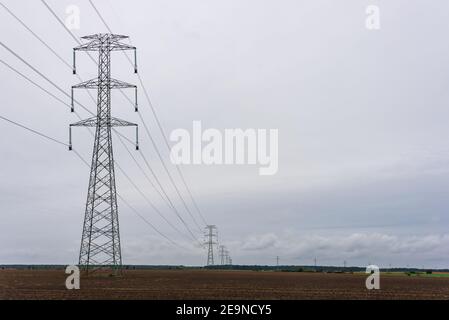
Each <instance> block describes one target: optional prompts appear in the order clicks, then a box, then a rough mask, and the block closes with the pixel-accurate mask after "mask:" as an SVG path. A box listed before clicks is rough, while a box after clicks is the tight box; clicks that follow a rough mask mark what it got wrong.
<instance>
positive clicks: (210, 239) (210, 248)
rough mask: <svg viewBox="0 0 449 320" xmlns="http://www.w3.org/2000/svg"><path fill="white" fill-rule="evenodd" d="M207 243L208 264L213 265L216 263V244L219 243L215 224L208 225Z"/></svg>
mask: <svg viewBox="0 0 449 320" xmlns="http://www.w3.org/2000/svg"><path fill="white" fill-rule="evenodd" d="M206 231H207V232H206V237H207V241H206V245H207V265H208V266H213V265H214V264H215V263H214V245H216V244H218V242H217V239H218V234H217V227H216V226H213V225H209V226H206Z"/></svg>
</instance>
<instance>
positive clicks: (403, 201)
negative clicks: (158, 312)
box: [0, 0, 449, 268]
mask: <svg viewBox="0 0 449 320" xmlns="http://www.w3.org/2000/svg"><path fill="white" fill-rule="evenodd" d="M1 2H2V3H4V4H6V5H7V6H8V7H9V8H10V9H11V10H12V11H13V12H14V13H15V14H16V15H17V16H19V17H20V18H21V19H23V20H24V21H25V22H26V23H27V24H28V25H29V26H30V27H31V28H32V29H33V30H34V32H36V34H38V35H39V36H41V37H42V38H43V39H44V40H45V41H47V42H48V44H49V45H51V46H52V47H53V48H54V50H55V51H56V52H57V53H58V54H60V55H61V56H62V57H64V59H66V60H67V61H68V62H71V54H72V48H73V47H74V46H75V45H76V43H75V41H74V40H73V39H71V38H70V36H69V35H68V34H67V33H66V32H65V30H64V29H63V28H62V27H61V26H60V25H59V24H58V23H57V21H56V20H55V19H54V17H52V16H51V14H50V13H49V12H48V11H47V9H46V8H45V7H44V6H43V4H42V3H41V2H40V1H38V0H22V1H12V0H2V1H1ZM48 3H49V5H50V6H52V7H53V9H54V10H55V12H56V13H57V14H58V15H59V16H60V17H61V18H63V19H65V16H66V14H65V10H66V8H67V6H69V5H71V4H76V5H78V6H79V8H80V10H81V28H80V30H74V33H75V34H76V35H77V36H83V35H89V34H94V33H99V32H106V31H107V30H106V29H105V27H104V26H103V24H102V23H101V21H100V20H99V18H98V17H97V16H96V14H95V12H94V11H93V9H92V7H91V6H90V5H89V2H88V1H87V0H58V1H55V0H48ZM95 4H96V5H97V7H98V8H99V10H100V11H101V13H102V14H103V15H104V18H105V19H106V21H107V22H108V24H109V25H110V27H111V28H112V29H113V31H114V32H116V33H119V34H126V35H129V36H130V37H131V39H132V43H133V44H134V45H135V46H137V47H138V56H139V72H140V74H141V76H142V78H143V80H144V82H145V86H146V88H147V89H148V90H149V94H150V96H151V99H152V101H153V103H154V106H155V108H156V111H157V112H158V115H159V118H160V120H161V122H162V125H163V126H164V128H165V130H166V132H167V134H169V133H170V132H171V131H172V130H174V129H178V128H185V129H187V130H189V131H191V130H192V122H193V121H195V120H201V121H202V123H203V126H204V127H205V128H217V129H219V130H224V129H226V128H242V129H246V128H256V129H257V128H260V129H279V139H280V145H279V172H278V174H277V175H275V176H259V175H258V167H256V166H211V167H208V166H189V165H185V166H182V171H183V172H184V174H185V177H186V180H187V181H188V183H189V185H190V187H191V189H192V192H193V194H194V196H195V199H196V200H197V203H198V205H199V206H200V208H201V210H202V212H203V214H204V216H205V218H206V220H207V222H208V223H210V224H216V225H217V226H218V228H219V239H220V241H221V243H223V244H224V245H226V246H227V247H228V248H229V249H230V251H231V255H232V257H233V260H234V263H235V264H274V263H275V259H276V256H280V258H281V263H283V264H309V265H310V264H313V259H314V257H316V258H317V262H318V264H325V265H342V264H343V261H344V260H346V261H347V264H348V265H361V266H364V265H368V264H369V263H372V264H377V265H380V266H388V265H389V264H391V265H393V266H406V265H410V266H417V267H422V266H424V267H427V268H430V267H446V268H447V267H449V217H448V210H449V198H448V196H447V194H448V193H449V142H448V141H449V126H448V125H447V123H448V121H449V120H448V119H449V88H448V84H449V77H448V75H449V43H448V41H447V40H446V39H447V34H448V33H449V22H448V20H447V12H448V10H449V3H448V2H447V1H446V0H434V1H425V0H419V1H418V0H389V1H375V0H341V1H335V0H307V1H306V0H282V1H274V0H226V1H224V0H208V1H206V0H190V1H181V0H171V1H166V0H165V1H164V0H157V1H156V0H151V1H143V0H128V1H118V0H96V1H95ZM368 5H378V6H379V8H380V19H381V20H380V21H381V29H380V30H375V31H373V30H371V31H370V30H368V29H367V28H366V27H365V20H366V17H367V15H366V8H367V6H368ZM0 26H1V30H2V32H1V41H2V42H3V43H5V44H6V45H8V46H10V47H11V48H12V49H13V50H15V51H16V52H17V53H18V54H20V55H21V56H22V57H23V58H24V59H26V60H27V61H29V62H30V63H31V64H33V65H34V66H35V67H36V68H38V69H39V70H41V71H42V72H43V73H44V74H45V75H46V76H48V77H49V78H50V79H52V80H53V81H55V82H56V83H57V84H58V85H59V86H61V87H62V88H64V89H66V90H67V92H69V90H70V87H71V86H72V85H73V84H76V83H77V82H79V80H78V79H77V78H76V77H74V76H73V75H72V74H71V70H70V69H69V68H68V67H67V66H65V65H64V64H63V63H61V62H60V61H59V60H58V59H57V58H55V57H54V56H53V55H52V53H51V52H50V51H49V50H48V49H47V48H45V47H44V46H43V45H41V44H40V43H39V42H38V41H37V40H36V39H35V38H33V36H32V35H31V34H30V33H29V32H28V31H27V30H26V29H25V28H23V27H22V26H21V25H20V24H19V23H17V21H15V20H14V18H12V17H11V16H10V15H9V14H8V13H7V12H6V11H5V10H4V9H3V8H2V7H0ZM0 58H1V59H2V60H4V61H6V62H7V63H10V64H11V65H12V66H14V67H15V68H17V69H18V70H20V71H21V72H23V73H25V74H26V75H27V76H29V77H30V78H32V79H33V80H35V81H36V82H38V83H39V84H40V85H42V86H43V87H45V88H47V89H48V90H50V91H51V92H52V93H54V94H55V95H57V96H58V97H60V98H61V99H63V100H64V101H67V102H69V99H67V97H65V96H64V95H62V94H61V93H60V92H58V91H57V90H56V89H55V88H54V87H52V86H51V85H49V84H48V83H46V82H45V81H44V80H43V79H42V78H40V77H39V76H37V75H36V74H34V73H33V72H32V71H31V70H30V69H28V68H27V67H26V66H25V65H24V64H23V63H21V62H20V61H19V60H17V59H16V58H15V57H14V56H12V55H11V54H10V53H9V52H7V51H6V50H4V49H3V48H1V47H0ZM78 70H79V73H80V75H81V76H82V77H83V78H84V79H90V78H93V77H95V76H96V67H95V65H94V64H93V63H92V62H91V61H90V60H89V59H88V58H86V57H83V56H82V55H81V54H80V58H79V59H78ZM112 72H113V77H114V78H118V79H122V80H124V81H128V82H131V83H136V84H138V79H137V77H136V76H135V75H134V74H133V70H132V68H131V66H130V65H129V64H128V62H127V61H126V59H125V58H124V57H123V55H121V54H114V55H113V66H112ZM0 78H1V84H2V88H1V92H2V94H1V95H0V110H1V113H0V114H1V115H3V116H5V117H8V118H10V119H13V120H17V121H19V122H21V123H23V124H25V125H28V126H30V127H32V128H34V129H36V130H39V131H41V132H44V133H46V134H48V135H50V136H52V137H55V138H57V139H60V140H62V141H64V142H66V141H67V135H68V125H69V123H73V122H76V121H77V118H76V117H75V116H74V115H73V114H71V113H70V112H69V110H68V108H67V107H66V106H64V105H63V104H61V103H60V102H58V101H56V100H54V99H52V98H51V97H49V96H48V95H46V94H44V93H43V92H42V91H40V90H39V89H37V88H36V87H33V86H32V85H30V84H29V83H27V82H26V80H24V79H22V78H20V77H18V76H17V75H16V74H15V73H13V72H12V71H11V70H9V69H7V68H6V67H5V66H4V65H1V64H0ZM77 97H79V100H81V101H82V102H83V103H85V104H86V105H88V106H89V107H90V108H91V110H95V106H94V105H93V104H92V102H91V101H90V100H89V98H88V96H87V95H86V94H85V93H83V92H79V93H78V96H77ZM112 98H113V103H112V108H113V114H114V115H115V116H117V117H120V118H123V119H126V120H129V121H131V122H138V123H139V119H138V116H137V115H136V114H135V113H134V112H133V108H132V106H131V105H130V104H129V103H128V102H127V101H126V100H125V99H124V98H123V97H122V96H121V95H120V94H118V93H114V94H113V97H112ZM139 100H140V103H141V106H140V108H141V112H142V115H143V117H144V118H145V120H146V122H147V123H148V125H149V128H150V131H151V133H152V134H153V135H154V138H155V140H156V142H157V144H158V147H159V149H160V150H161V152H162V154H163V157H164V159H165V160H167V161H168V152H167V149H166V148H165V147H164V144H163V140H162V137H161V135H160V132H159V131H158V129H157V126H156V122H155V121H154V117H153V115H152V113H151V111H150V109H149V107H148V104H147V103H146V101H145V99H144V95H143V93H142V91H140V96H139ZM79 111H80V115H81V116H82V117H86V118H87V117H89V115H88V113H86V112H84V111H83V110H79ZM120 130H121V132H122V133H123V134H125V135H127V136H128V137H129V138H130V139H133V131H132V130H131V129H120ZM0 133H1V135H0V136H1V138H0V150H1V157H0V214H1V223H0V243H1V245H0V264H1V263H3V264H12V263H60V264H73V263H76V262H77V258H78V251H79V244H80V238H81V231H82V221H83V218H84V206H85V200H86V193H87V185H88V175H89V171H88V168H87V167H86V166H85V165H84V164H83V163H82V162H81V161H79V159H77V157H76V156H75V155H74V154H73V153H70V152H68V151H67V149H66V148H65V147H64V146H61V145H58V144H54V143H51V142H48V141H46V140H43V139H42V138H40V137H37V136H35V135H32V134H30V133H28V132H26V131H24V130H22V129H19V128H17V127H14V126H12V125H11V124H8V123H6V122H0ZM92 143H93V142H92V138H91V136H90V135H89V134H88V133H86V132H85V131H83V130H82V129H78V130H75V131H74V147H75V148H76V149H77V150H78V151H79V152H80V153H81V154H82V156H83V157H84V158H86V159H88V160H89V158H90V157H91V152H92ZM141 149H142V152H143V153H144V154H145V156H146V157H147V158H148V159H149V161H150V163H151V165H152V166H153V167H154V170H155V172H156V173H157V174H158V176H159V177H160V179H161V182H162V183H163V184H164V186H165V187H166V189H167V192H168V193H169V195H170V197H171V198H173V200H174V201H176V205H177V206H178V207H179V210H180V212H181V214H182V215H183V217H185V219H186V220H187V221H188V222H189V224H191V225H192V228H193V224H192V223H191V220H190V219H189V216H188V214H187V213H186V212H185V211H182V206H181V204H180V201H179V198H177V196H176V193H175V190H174V189H173V187H172V186H171V185H170V182H169V179H168V177H167V175H166V174H165V173H164V170H163V167H162V166H161V163H160V162H159V160H158V158H157V156H156V153H155V151H154V149H153V147H152V145H151V143H150V141H149V139H148V137H147V136H146V135H145V134H144V131H143V130H142V134H141ZM135 156H136V158H137V159H138V160H139V162H140V163H141V165H142V166H144V164H143V162H142V161H141V160H142V159H141V157H140V156H139V155H138V153H136V154H135ZM115 160H116V161H117V162H118V164H119V165H120V166H121V167H122V168H124V169H125V170H126V172H127V173H128V174H129V176H130V177H131V178H132V179H133V180H134V181H135V183H136V184H137V185H138V186H139V188H141V189H142V190H143V191H144V192H145V194H146V195H147V197H148V198H149V199H150V200H151V201H153V202H154V203H155V205H156V206H157V207H158V208H159V209H160V210H161V212H162V213H163V214H165V215H166V217H167V219H169V220H170V221H171V222H172V223H173V224H176V225H177V226H178V227H179V228H180V229H182V225H181V224H180V223H179V221H178V220H177V219H176V216H175V215H174V214H173V212H170V211H169V210H168V209H167V207H166V206H165V204H164V202H162V200H161V199H160V197H158V195H157V194H156V193H155V192H154V190H153V189H152V188H151V186H150V185H149V183H148V181H147V180H146V178H145V177H144V176H143V174H142V173H141V171H140V170H139V169H138V167H137V166H136V165H135V163H134V162H133V160H132V159H131V157H130V156H129V154H128V153H127V151H126V150H125V149H124V148H123V147H122V146H121V145H120V143H119V142H118V141H117V139H115ZM89 161H90V160H89ZM169 168H170V170H171V172H172V174H173V176H174V177H175V179H176V182H177V184H178V186H179V187H180V189H181V191H182V193H183V195H184V196H185V198H186V199H187V200H188V199H189V198H188V195H187V193H186V191H185V188H183V185H182V183H181V180H180V178H179V176H178V175H177V173H176V170H175V168H174V167H173V166H172V165H169ZM117 187H118V192H119V193H120V194H121V195H122V196H123V197H124V198H125V199H126V200H127V201H128V202H129V203H130V204H131V205H132V206H133V207H135V208H136V210H137V211H138V212H139V213H140V214H141V215H142V216H144V217H145V218H146V219H148V221H151V222H152V223H153V224H154V225H155V226H157V227H158V228H159V229H160V230H161V231H162V232H163V233H164V234H167V235H168V236H169V237H170V238H172V239H174V240H175V241H177V242H179V243H181V244H182V246H184V247H185V249H179V248H177V247H173V246H171V245H170V244H169V243H167V242H166V241H165V240H164V239H163V238H161V237H160V236H159V235H158V234H156V233H155V232H154V231H153V230H151V229H150V228H149V226H148V225H147V224H145V223H143V222H142V220H141V219H140V218H139V217H138V216H137V215H136V214H135V213H134V212H133V211H131V210H130V209H129V208H127V207H126V206H125V205H124V204H123V203H122V202H121V201H120V200H119V209H120V227H121V239H122V247H123V260H124V263H126V264H185V265H203V264H204V263H205V262H206V252H205V251H204V249H201V248H195V247H194V244H193V243H192V242H189V241H188V240H186V239H185V238H184V237H182V236H180V235H179V234H177V233H176V232H174V231H173V230H172V229H171V228H170V226H169V225H168V224H166V223H165V222H164V220H163V219H161V218H160V217H159V216H158V215H157V214H156V213H155V212H154V210H152V209H151V208H150V207H149V206H148V203H147V202H146V200H145V199H144V198H143V197H142V196H141V195H140V194H139V193H138V192H136V190H135V189H134V187H133V186H132V185H131V184H130V183H129V182H128V181H127V180H126V178H125V177H124V176H123V175H122V174H121V173H120V172H117ZM189 205H190V206H191V204H190V202H189ZM191 208H192V210H193V206H191Z"/></svg>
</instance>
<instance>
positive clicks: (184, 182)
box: [89, 0, 207, 229]
mask: <svg viewBox="0 0 449 320" xmlns="http://www.w3.org/2000/svg"><path fill="white" fill-rule="evenodd" d="M89 3H90V4H91V6H92V7H93V9H94V10H95V12H96V13H97V15H98V16H99V18H100V20H101V21H102V22H103V24H104V25H105V26H106V28H107V29H108V31H109V32H110V33H113V32H112V29H111V28H110V27H109V25H108V24H107V23H106V20H105V19H104V18H103V16H102V15H101V13H100V11H99V10H98V8H97V7H96V6H95V5H94V3H93V2H92V0H89ZM130 41H131V40H130ZM124 54H125V56H126V58H127V60H128V62H130V63H131V64H132V62H131V60H130V58H129V57H128V55H127V54H126V53H124ZM137 77H138V79H139V82H140V84H141V87H142V89H143V91H144V95H145V97H146V100H147V102H148V105H149V107H150V109H151V111H152V113H153V116H154V118H155V120H156V123H157V126H158V127H159V130H160V131H161V133H162V136H163V138H164V141H165V144H166V146H167V148H168V150H169V151H170V144H169V142H168V139H167V136H166V135H165V131H164V129H163V128H162V124H161V122H160V120H159V117H158V116H157V113H156V110H155V108H154V106H153V104H152V102H151V99H150V96H149V94H148V91H147V89H146V87H145V84H144V82H143V80H142V77H141V76H140V74H137ZM140 117H141V116H140ZM141 120H142V123H143V122H144V120H143V118H142V117H141ZM144 126H145V125H144ZM147 133H148V134H149V131H148V132H147ZM151 140H152V138H151ZM154 145H155V144H154ZM155 148H156V145H155ZM156 149H157V148H156ZM157 152H158V154H160V152H159V151H157ZM161 161H163V160H162V159H161ZM175 166H176V169H177V171H178V174H179V175H180V177H181V180H182V181H183V184H184V186H185V187H186V189H187V191H188V194H189V196H190V198H191V200H192V203H193V204H194V207H195V208H196V210H197V211H198V214H199V215H200V217H201V219H202V221H203V223H204V224H205V225H207V222H206V220H205V218H204V216H203V214H202V213H201V210H200V209H199V207H198V205H197V203H196V201H195V199H194V198H193V195H192V192H191V190H190V188H189V187H188V185H187V182H186V180H185V178H184V175H183V174H182V172H181V169H180V168H179V165H178V164H176V165H175ZM164 168H165V169H166V171H167V174H168V175H169V177H170V180H171V181H172V183H173V185H174V187H175V189H176V192H177V193H178V194H179V195H180V192H179V190H178V188H177V187H176V185H175V184H174V181H173V178H172V177H171V174H170V173H169V172H168V169H167V168H166V167H165V164H164ZM180 197H181V199H182V202H183V203H184V206H186V207H187V205H186V204H185V201H184V199H183V198H182V196H181V195H180ZM186 210H187V211H188V212H189V214H190V215H191V216H192V214H191V212H190V210H189V209H187V208H186ZM192 218H193V217H192ZM193 220H194V221H195V224H197V222H196V219H195V218H193ZM197 225H198V224H197ZM198 228H199V226H198ZM199 229H200V228H199Z"/></svg>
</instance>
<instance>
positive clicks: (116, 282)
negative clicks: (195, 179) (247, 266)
mask: <svg viewBox="0 0 449 320" xmlns="http://www.w3.org/2000/svg"><path fill="white" fill-rule="evenodd" d="M66 276H67V275H66V274H65V273H64V270H39V271H36V270H20V271H19V270H0V299H170V300H177V299H181V300H197V299H223V300H226V299H243V300H245V299H269V300H271V299H449V278H426V277H407V276H402V275H385V276H382V275H381V290H373V291H368V290H367V289H366V288H365V279H366V276H365V275H363V274H331V273H327V274H326V273H316V274H315V273H293V272H291V273H288V272H286V273H282V272H252V271H207V270H193V271H192V270H133V271H125V272H124V274H123V276H122V277H110V276H108V275H106V274H96V275H94V276H91V277H89V278H85V277H82V278H81V290H71V291H69V290H67V289H66V288H65V279H66Z"/></svg>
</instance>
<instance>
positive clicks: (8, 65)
mask: <svg viewBox="0 0 449 320" xmlns="http://www.w3.org/2000/svg"><path fill="white" fill-rule="evenodd" d="M8 49H9V51H10V52H11V53H13V54H14V55H15V56H16V57H17V58H18V59H19V60H21V61H22V62H24V63H25V64H26V65H27V66H28V67H30V68H31V69H32V70H34V71H35V72H37V73H38V74H39V75H40V76H42V77H44V79H46V80H47V81H49V82H50V83H52V84H53V85H54V86H55V87H56V88H57V89H58V90H59V91H61V92H63V89H62V88H60V87H59V86H58V85H56V84H55V83H54V82H53V81H51V80H50V79H49V78H47V77H45V76H44V75H43V74H42V73H41V72H40V71H39V70H37V68H35V67H33V66H32V65H31V64H29V63H27V62H26V61H25V60H24V59H23V58H22V57H20V56H19V55H18V54H17V53H15V52H14V51H12V49H10V48H8ZM0 62H1V63H3V64H4V65H5V66H7V67H8V68H9V69H10V70H12V71H14V72H15V73H17V74H18V75H20V76H21V77H23V78H24V79H26V80H27V81H28V82H30V83H31V84H33V85H34V86H36V87H37V88H39V89H41V90H42V91H44V92H45V93H46V94H48V95H50V96H51V97H52V98H54V99H56V100H57V101H58V102H60V103H62V104H64V105H65V106H67V107H69V108H71V106H70V105H69V104H68V103H66V102H64V101H63V100H62V99H60V98H59V97H57V96H55V95H54V94H53V93H51V92H50V91H48V90H47V89H45V88H43V87H42V86H40V85H39V84H38V83H36V82H35V81H33V80H31V79H30V78H29V77H27V76H26V75H24V74H23V73H21V72H20V71H18V70H17V69H15V68H14V67H12V66H11V65H10V64H8V63H6V62H5V61H3V60H1V59H0ZM70 69H71V67H70ZM66 95H68V94H66ZM78 104H80V103H78ZM80 105H81V104H80ZM81 106H82V107H84V106H83V105H81ZM84 109H86V110H87V108H86V107H84ZM87 111H89V110H87ZM89 113H91V114H93V113H92V112H90V111H89ZM75 114H76V115H77V117H78V118H79V119H81V117H80V116H79V115H78V114H77V113H76V112H75ZM87 129H89V130H90V128H87ZM115 132H116V133H117V134H119V135H121V134H120V133H119V132H117V131H115ZM90 133H91V135H93V133H92V132H91V131H90ZM121 136H122V137H123V135H121ZM133 144H134V143H133ZM65 145H66V146H68V145H67V144H65ZM116 163H117V162H116ZM184 223H185V222H184ZM187 228H188V227H187ZM189 232H190V233H191V234H192V236H193V237H194V235H193V233H192V232H191V231H190V230H189ZM194 239H195V241H198V240H197V239H196V238H195V237H194Z"/></svg>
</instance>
